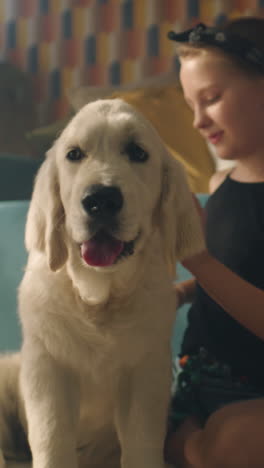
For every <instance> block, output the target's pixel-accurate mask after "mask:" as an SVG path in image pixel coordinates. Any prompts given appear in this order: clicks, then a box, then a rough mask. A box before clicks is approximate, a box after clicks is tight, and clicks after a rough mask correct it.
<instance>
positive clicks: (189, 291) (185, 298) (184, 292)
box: [174, 278, 196, 307]
mask: <svg viewBox="0 0 264 468" xmlns="http://www.w3.org/2000/svg"><path fill="white" fill-rule="evenodd" d="M195 286H196V281H195V279H193V278H191V279H189V280H186V281H181V282H179V283H175V284H174V289H175V291H176V293H177V298H178V307H181V306H182V305H183V304H188V303H190V302H192V301H193V298H194V293H195Z"/></svg>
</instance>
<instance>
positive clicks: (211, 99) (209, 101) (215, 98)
mask: <svg viewBox="0 0 264 468" xmlns="http://www.w3.org/2000/svg"><path fill="white" fill-rule="evenodd" d="M219 98H220V94H215V95H214V96H208V97H207V98H206V102H207V104H213V103H214V102H217V101H218V99H219Z"/></svg>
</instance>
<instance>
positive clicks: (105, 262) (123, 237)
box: [26, 99, 201, 271]
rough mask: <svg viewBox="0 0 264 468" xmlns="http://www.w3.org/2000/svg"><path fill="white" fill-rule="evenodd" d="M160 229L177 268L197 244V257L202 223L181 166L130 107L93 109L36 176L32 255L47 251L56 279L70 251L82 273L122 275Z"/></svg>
mask: <svg viewBox="0 0 264 468" xmlns="http://www.w3.org/2000/svg"><path fill="white" fill-rule="evenodd" d="M155 223H156V224H158V228H159V229H160V230H161V232H162V238H163V242H164V251H165V255H166V258H167V259H170V262H171V263H172V262H173V261H174V259H175V258H179V257H180V256H181V255H184V254H185V253H187V251H188V249H191V248H193V247H191V244H192V245H194V249H197V246H198V242H196V241H195V239H198V237H199V234H197V233H198V231H199V220H198V217H195V210H194V207H193V205H192V199H191V195H190V192H189V190H188V187H187V183H186V181H185V176H184V172H183V170H182V168H181V166H180V164H179V163H177V162H176V161H174V160H173V159H172V158H171V157H170V156H169V155H168V153H167V151H166V149H165V147H164V145H163V143H162V141H161V139H160V138H159V136H158V134H157V132H156V131H155V130H154V128H153V127H152V125H151V124H150V123H149V122H147V121H146V120H145V119H144V118H143V116H142V115H140V114H139V113H137V112H136V111H135V110H134V109H133V108H132V107H131V106H129V105H128V104H126V103H124V102H123V101H121V100H119V99H115V100H103V101H96V102H94V103H91V104H88V105H87V106H85V107H84V108H83V109H82V110H81V111H80V112H79V113H78V114H77V115H76V116H75V117H74V118H73V119H72V121H71V122H70V123H69V125H68V126H67V127H66V129H65V130H64V131H63V133H62V134H61V136H60V137H59V139H58V140H57V141H56V142H55V145H54V147H53V148H52V149H51V150H50V152H49V153H48V155H47V158H46V161H45V162H44V164H43V167H42V168H41V170H40V172H39V174H38V176H37V179H36V184H35V189H34V193H33V199H32V202H31V206H30V210H29V215H28V222H27V229H26V245H27V247H28V249H31V248H37V249H39V250H44V251H45V252H46V255H47V258H48V262H49V265H50V268H51V269H52V270H54V271H55V270H57V269H59V268H61V267H62V266H63V264H64V263H65V261H66V260H67V257H68V252H69V249H70V250H71V252H73V253H74V255H75V257H76V256H79V258H80V259H81V262H82V264H83V266H88V267H90V268H99V269H103V270H104V271H105V269H110V268H111V269H116V268H119V265H121V264H122V263H124V262H129V261H130V259H131V258H132V257H133V256H135V255H137V254H139V253H140V252H141V251H142V249H144V246H145V245H146V243H147V242H148V239H149V237H150V236H151V232H152V231H153V229H154V227H155V226H154V224H155ZM156 227H157V226H156ZM191 231H192V232H191ZM199 239H200V240H201V236H200V238H199ZM199 242H200V241H199Z"/></svg>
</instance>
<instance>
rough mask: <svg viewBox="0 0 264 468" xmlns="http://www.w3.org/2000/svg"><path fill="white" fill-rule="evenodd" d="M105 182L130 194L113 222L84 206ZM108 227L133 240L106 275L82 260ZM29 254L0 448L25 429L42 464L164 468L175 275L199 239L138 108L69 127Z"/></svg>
mask: <svg viewBox="0 0 264 468" xmlns="http://www.w3.org/2000/svg"><path fill="white" fill-rule="evenodd" d="M76 149H77V150H76ZM71 151H74V152H75V153H74V155H75V156H76V154H77V157H74V158H73V159H74V160H72V158H69V153H70V152H71ZM76 151H77V153H76ZM72 154H73V153H71V155H72ZM67 155H68V156H67ZM79 156H80V157H79ZM98 187H99V189H100V188H102V187H103V188H104V187H114V188H115V189H116V188H117V190H118V193H119V196H121V203H120V206H118V207H116V208H115V209H114V213H111V214H110V218H111V219H110V220H109V219H108V218H109V216H108V217H107V220H105V219H103V220H101V219H100V220H99V221H100V222H99V221H98V220H97V219H94V213H93V212H92V211H91V212H89V210H88V211H87V209H84V204H83V200H84V198H85V197H86V196H87V194H88V196H89V193H91V188H92V189H93V190H94V188H98ZM107 209H108V208H107ZM95 218H96V216H95ZM113 218H114V219H113ZM102 226H103V227H102ZM100 229H101V230H102V229H103V230H104V231H108V230H109V231H111V235H113V236H114V237H115V238H116V239H118V242H119V241H120V242H122V243H123V244H122V245H130V250H129V252H127V254H126V255H122V252H121V254H120V255H119V256H118V257H117V258H116V260H115V261H113V262H112V264H111V265H107V266H96V265H91V264H87V262H86V261H84V259H83V256H82V255H81V248H80V246H81V245H83V244H84V243H86V242H87V241H89V240H90V239H91V238H92V237H93V236H94V235H96V232H97V231H98V230H100ZM26 246H27V249H28V251H29V258H28V264H27V267H26V272H25V275H24V278H23V280H22V283H21V286H20V289H19V314H20V318H21V323H22V328H23V346H22V352H21V354H17V355H13V356H5V357H3V358H2V359H1V361H0V386H1V388H0V446H2V449H3V452H4V453H5V455H6V456H7V458H23V457H24V456H26V454H27V451H28V447H27V438H26V437H25V434H27V436H28V440H29V444H30V448H31V452H32V455H33V466H34V468H76V467H77V465H78V463H79V466H81V467H86V466H87V467H88V466H89V468H103V467H105V466H107V467H108V468H112V467H113V468H117V467H118V466H120V464H121V466H122V468H162V467H164V462H163V442H164V436H165V431H166V420H167V411H168V404H169V398H170V385H171V370H170V369H171V362H170V336H171V329H172V323H173V321H174V318H175V311H176V297H175V293H173V290H172V277H173V275H174V272H175V262H176V260H179V259H181V258H182V257H184V256H186V255H188V254H192V253H195V252H197V251H199V250H200V249H201V248H202V247H203V240H202V235H201V231H200V221H199V219H198V215H197V213H196V210H195V208H194V206H193V202H192V198H191V194H190V192H189V189H188V187H187V183H186V180H185V175H184V171H183V169H182V167H181V166H180V164H179V163H178V162H177V161H176V160H174V159H173V158H172V157H170V156H169V154H168V152H167V150H166V148H165V146H164V144H163V143H162V141H161V139H160V138H159V136H158V134H157V132H156V131H155V130H154V128H153V127H152V126H151V125H150V123H149V122H147V121H146V120H145V119H144V118H143V117H142V116H141V115H140V114H138V113H137V112H136V111H135V110H134V109H133V108H132V107H131V106H129V105H128V104H126V103H124V102H123V101H121V100H118V99H116V100H104V101H96V102H94V103H92V104H88V105H87V106H85V107H84V108H83V109H82V110H81V111H80V112H79V113H78V114H77V115H76V116H75V117H74V118H73V119H72V121H71V122H70V123H69V125H68V126H67V127H66V129H65V130H64V131H63V133H62V134H61V136H60V137H59V138H58V140H57V141H56V142H55V145H54V147H53V148H52V149H51V150H50V152H49V153H48V155H47V158H46V160H45V162H44V163H43V165H42V167H41V169H40V171H39V173H38V175H37V178H36V183H35V188H34V193H33V197H32V201H31V205H30V209H29V213H28V219H27V225H26ZM88 263H89V262H88Z"/></svg>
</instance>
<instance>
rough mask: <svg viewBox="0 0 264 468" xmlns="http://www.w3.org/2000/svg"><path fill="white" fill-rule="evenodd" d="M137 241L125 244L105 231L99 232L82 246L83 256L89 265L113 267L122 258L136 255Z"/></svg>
mask: <svg viewBox="0 0 264 468" xmlns="http://www.w3.org/2000/svg"><path fill="white" fill-rule="evenodd" d="M136 240H137V239H135V240H132V241H130V242H124V241H121V240H119V239H116V238H115V237H113V236H111V235H110V234H108V233H107V232H105V231H99V232H97V233H96V234H95V236H93V237H92V238H91V239H90V240H88V241H85V242H83V243H82V244H81V256H82V258H83V260H84V261H85V263H87V265H90V266H96V267H107V266H111V265H114V263H116V262H117V261H118V260H119V259H121V258H122V257H126V256H128V255H132V254H133V253H134V246H135V242H136Z"/></svg>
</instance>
